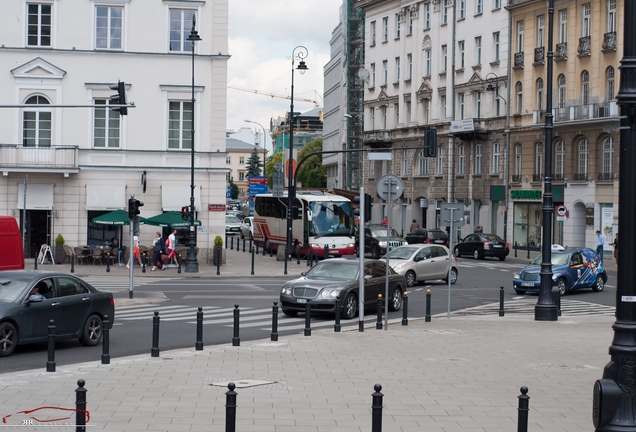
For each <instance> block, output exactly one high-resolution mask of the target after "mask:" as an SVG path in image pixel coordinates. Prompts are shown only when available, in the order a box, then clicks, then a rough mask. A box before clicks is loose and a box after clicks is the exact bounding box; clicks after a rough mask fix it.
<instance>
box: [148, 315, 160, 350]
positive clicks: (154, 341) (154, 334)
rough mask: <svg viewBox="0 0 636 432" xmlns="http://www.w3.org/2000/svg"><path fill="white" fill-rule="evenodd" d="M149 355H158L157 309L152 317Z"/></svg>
mask: <svg viewBox="0 0 636 432" xmlns="http://www.w3.org/2000/svg"><path fill="white" fill-rule="evenodd" d="M150 356H151V357H159V311H155V316H153V317H152V348H151V349H150Z"/></svg>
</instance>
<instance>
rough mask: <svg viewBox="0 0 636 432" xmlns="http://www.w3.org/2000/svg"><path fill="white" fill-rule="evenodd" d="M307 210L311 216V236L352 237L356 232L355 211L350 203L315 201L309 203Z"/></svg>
mask: <svg viewBox="0 0 636 432" xmlns="http://www.w3.org/2000/svg"><path fill="white" fill-rule="evenodd" d="M307 208H308V210H309V216H311V223H310V224H309V235H310V236H314V237H320V236H324V235H330V236H351V235H352V233H353V232H354V229H355V228H354V227H355V225H354V223H353V209H352V207H351V203H350V202H348V201H322V202H320V201H314V202H310V203H308V204H307Z"/></svg>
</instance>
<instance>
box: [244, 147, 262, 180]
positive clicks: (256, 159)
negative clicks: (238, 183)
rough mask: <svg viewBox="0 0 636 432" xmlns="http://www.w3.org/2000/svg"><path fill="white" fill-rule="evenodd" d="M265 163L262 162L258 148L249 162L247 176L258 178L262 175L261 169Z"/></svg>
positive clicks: (253, 151) (254, 150)
mask: <svg viewBox="0 0 636 432" xmlns="http://www.w3.org/2000/svg"><path fill="white" fill-rule="evenodd" d="M262 166H263V163H262V162H261V158H260V156H259V154H258V152H257V151H256V147H254V149H253V150H252V154H251V155H250V158H249V159H248V160H247V176H248V177H256V176H260V175H261V168H262Z"/></svg>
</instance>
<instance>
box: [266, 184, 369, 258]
mask: <svg viewBox="0 0 636 432" xmlns="http://www.w3.org/2000/svg"><path fill="white" fill-rule="evenodd" d="M293 206H294V207H298V208H299V209H300V214H301V218H300V219H294V220H293V221H292V253H294V254H295V255H296V256H301V257H302V256H306V255H307V254H308V253H309V252H314V253H316V252H317V253H318V254H319V255H322V253H323V251H324V248H325V246H327V247H328V248H329V255H331V256H342V255H353V253H354V250H355V230H356V226H355V221H354V216H353V206H352V205H351V201H350V200H349V199H347V198H345V197H342V196H339V195H332V194H330V193H324V192H314V191H298V192H297V193H296V198H295V199H294V203H293ZM286 215H287V195H286V194H285V195H283V196H282V197H275V196H273V195H272V194H259V195H256V196H255V198H254V241H257V242H259V243H260V244H262V245H263V246H264V247H265V248H266V249H271V248H274V249H277V248H278V246H279V245H282V247H283V248H284V247H285V246H286V243H287V219H286V217H287V216H286Z"/></svg>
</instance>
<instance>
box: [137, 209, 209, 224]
mask: <svg viewBox="0 0 636 432" xmlns="http://www.w3.org/2000/svg"><path fill="white" fill-rule="evenodd" d="M144 223H145V224H146V225H154V226H160V227H167V228H187V227H189V226H190V221H189V220H188V221H184V220H183V219H181V212H178V211H168V212H165V213H162V214H158V215H156V216H153V217H150V218H147V219H145V220H144ZM194 225H195V226H201V221H199V220H195V221H194Z"/></svg>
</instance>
